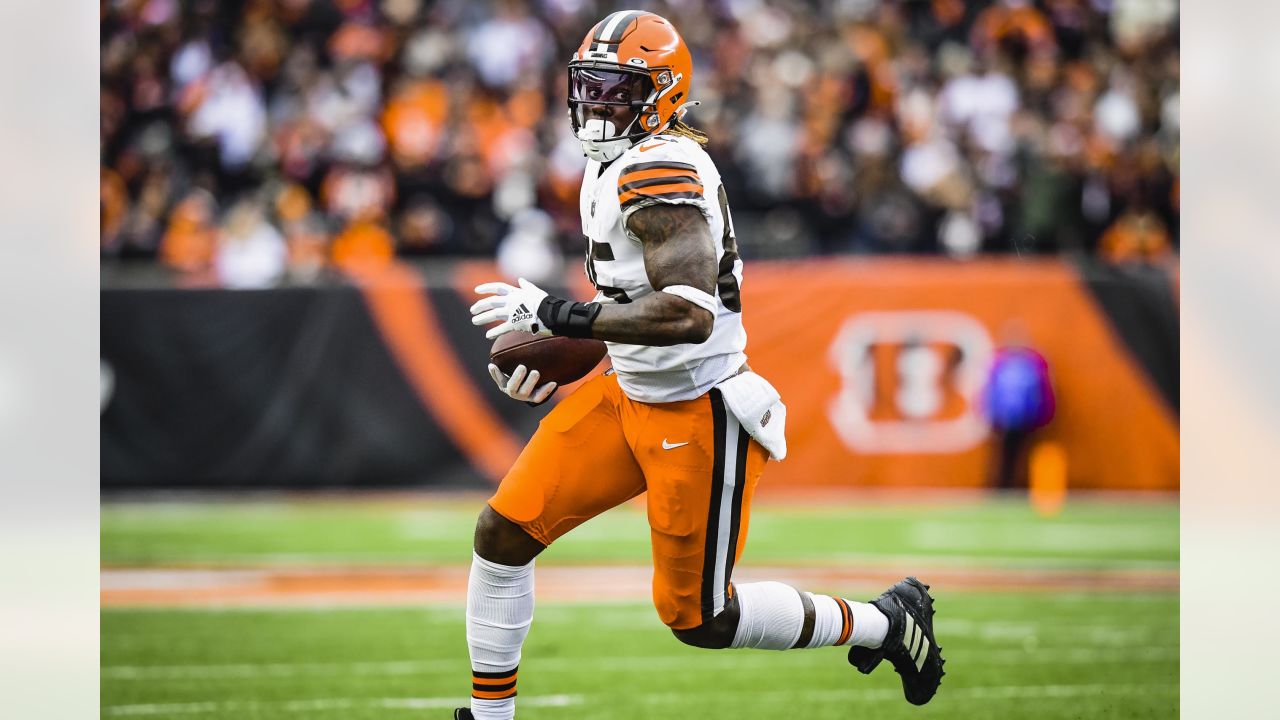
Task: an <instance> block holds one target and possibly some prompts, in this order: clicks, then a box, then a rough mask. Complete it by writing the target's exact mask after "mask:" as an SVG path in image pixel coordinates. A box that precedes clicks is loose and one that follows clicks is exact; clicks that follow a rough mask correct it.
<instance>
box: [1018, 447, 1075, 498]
mask: <svg viewBox="0 0 1280 720" xmlns="http://www.w3.org/2000/svg"><path fill="white" fill-rule="evenodd" d="M1028 464H1029V465H1030V470H1029V472H1028V477H1027V482H1028V484H1029V485H1030V495H1031V507H1033V508H1035V511H1036V512H1037V513H1038V514H1039V515H1040V516H1041V517H1053V516H1055V515H1057V514H1058V513H1059V512H1061V511H1062V506H1063V504H1064V503H1066V501H1067V451H1066V450H1064V449H1063V447H1062V444H1061V443H1056V442H1052V441H1045V442H1038V443H1036V444H1035V445H1034V446H1033V447H1032V448H1031V460H1030V462H1029V463H1028Z"/></svg>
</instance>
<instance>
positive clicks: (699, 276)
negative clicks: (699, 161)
mask: <svg viewBox="0 0 1280 720" xmlns="http://www.w3.org/2000/svg"><path fill="white" fill-rule="evenodd" d="M627 228H628V229H629V230H631V232H632V233H633V234H635V236H636V237H638V238H640V242H641V243H643V244H644V268H645V273H646V274H647V275H648V276H649V284H650V285H652V286H653V289H654V290H661V289H662V288H664V287H667V286H669V285H688V286H690V287H695V288H698V289H699V290H702V291H703V292H706V293H709V294H711V295H714V294H715V291H716V290H715V288H716V252H715V245H714V244H713V242H712V240H711V227H710V226H709V225H708V224H707V219H706V217H704V216H703V214H702V211H701V210H699V209H698V208H696V207H694V206H692V205H652V206H650V207H647V208H641V209H640V210H637V211H636V212H634V213H632V215H631V218H630V220H629V221H628V222H627Z"/></svg>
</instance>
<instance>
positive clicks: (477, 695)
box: [467, 553, 533, 720]
mask: <svg viewBox="0 0 1280 720" xmlns="http://www.w3.org/2000/svg"><path fill="white" fill-rule="evenodd" d="M531 623H533V563H532V562H530V563H529V564H528V565H523V566H520V567H512V566H510V565H499V564H497V563H492V562H489V561H488V560H485V559H484V558H482V557H480V556H479V555H476V554H475V553H472V558H471V575H470V576H469V577H468V579H467V647H468V648H469V649H470V651H471V672H472V692H471V713H472V714H473V715H475V717H476V720H512V718H514V717H515V714H516V672H517V670H518V668H519V665H520V646H521V645H523V644H524V639H525V636H527V635H528V634H529V625H530V624H531Z"/></svg>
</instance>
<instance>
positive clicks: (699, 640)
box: [671, 598, 738, 650]
mask: <svg viewBox="0 0 1280 720" xmlns="http://www.w3.org/2000/svg"><path fill="white" fill-rule="evenodd" d="M671 632H672V634H674V635H675V636H676V639H677V640H679V641H680V642H682V643H684V644H685V645H692V646H693V647H700V648H706V649H708V650H723V649H725V648H727V647H729V646H731V645H733V637H734V635H736V634H737V632H738V601H737V598H731V599H730V600H729V602H728V604H726V605H725V608H724V610H722V611H721V612H720V614H719V615H716V616H715V617H714V618H712V619H710V620H708V621H707V622H704V623H702V624H701V625H699V626H697V627H694V628H689V629H687V630H676V629H674V628H673V629H672V630H671Z"/></svg>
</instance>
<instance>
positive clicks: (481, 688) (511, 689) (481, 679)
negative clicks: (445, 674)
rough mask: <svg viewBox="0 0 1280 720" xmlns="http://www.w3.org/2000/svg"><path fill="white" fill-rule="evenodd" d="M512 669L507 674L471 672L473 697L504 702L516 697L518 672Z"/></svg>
mask: <svg viewBox="0 0 1280 720" xmlns="http://www.w3.org/2000/svg"><path fill="white" fill-rule="evenodd" d="M517 670H519V668H512V669H510V670H508V671H505V672H480V671H478V670H472V671H471V697H474V698H480V699H481V700H503V699H506V698H509V697H515V695H516V671H517Z"/></svg>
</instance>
